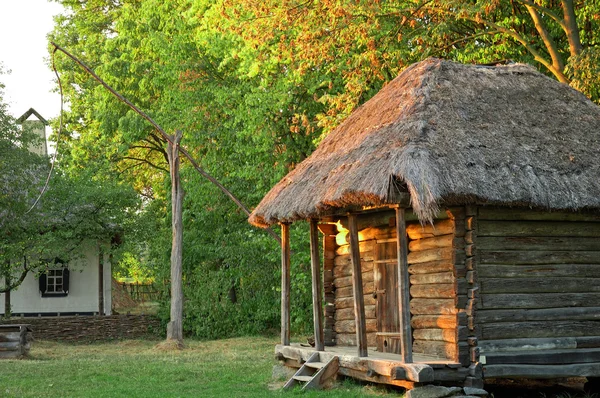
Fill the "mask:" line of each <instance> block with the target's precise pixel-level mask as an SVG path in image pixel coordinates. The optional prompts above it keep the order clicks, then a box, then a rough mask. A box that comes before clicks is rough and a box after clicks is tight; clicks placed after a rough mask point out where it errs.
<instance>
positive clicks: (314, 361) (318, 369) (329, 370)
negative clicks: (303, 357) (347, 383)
mask: <svg viewBox="0 0 600 398" xmlns="http://www.w3.org/2000/svg"><path fill="white" fill-rule="evenodd" d="M338 368H339V360H338V357H337V356H333V357H332V358H331V359H330V360H329V361H327V362H322V361H321V355H320V354H319V353H318V352H314V353H313V354H312V355H311V356H310V357H309V358H308V360H307V361H306V362H304V363H303V364H302V366H301V367H300V369H298V371H297V372H296V373H295V374H294V375H293V376H292V378H291V379H289V380H288V382H287V383H285V385H284V386H283V389H284V390H287V389H289V388H293V387H295V386H298V385H302V390H311V389H320V388H322V386H323V384H324V383H325V382H326V381H327V380H328V379H330V378H332V377H334V376H335V375H336V374H337V371H338Z"/></svg>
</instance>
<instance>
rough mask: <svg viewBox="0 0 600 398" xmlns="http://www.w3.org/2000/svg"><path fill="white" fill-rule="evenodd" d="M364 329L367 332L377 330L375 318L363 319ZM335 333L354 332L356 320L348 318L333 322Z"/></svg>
mask: <svg viewBox="0 0 600 398" xmlns="http://www.w3.org/2000/svg"><path fill="white" fill-rule="evenodd" d="M365 330H366V332H367V333H372V332H377V319H375V318H372V319H365ZM335 331H336V333H340V334H343V333H356V322H355V320H354V319H348V320H343V321H336V322H335Z"/></svg>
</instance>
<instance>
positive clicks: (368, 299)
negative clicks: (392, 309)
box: [335, 294, 377, 309]
mask: <svg viewBox="0 0 600 398" xmlns="http://www.w3.org/2000/svg"><path fill="white" fill-rule="evenodd" d="M364 300H365V306H367V305H375V304H376V303H377V299H375V298H374V297H373V296H372V295H370V294H368V295H366V296H364ZM350 307H354V298H353V297H344V298H336V299H335V308H336V309H340V308H350Z"/></svg>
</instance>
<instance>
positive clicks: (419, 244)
mask: <svg viewBox="0 0 600 398" xmlns="http://www.w3.org/2000/svg"><path fill="white" fill-rule="evenodd" d="M461 243H462V245H461ZM464 243H465V241H464V239H454V234H448V235H440V236H433V237H431V238H423V239H417V240H412V241H410V243H409V245H408V250H409V251H411V252H416V251H422V250H429V249H438V248H442V247H458V246H464Z"/></svg>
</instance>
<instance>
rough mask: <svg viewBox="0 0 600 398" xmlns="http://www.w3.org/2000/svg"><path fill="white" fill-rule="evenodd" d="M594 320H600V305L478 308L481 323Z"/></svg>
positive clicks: (478, 317) (478, 318)
mask: <svg viewBox="0 0 600 398" xmlns="http://www.w3.org/2000/svg"><path fill="white" fill-rule="evenodd" d="M594 320H599V321H600V307H575V308H573V307H564V308H540V309H506V310H485V309H479V310H477V321H478V322H479V323H490V322H521V321H594ZM599 334H600V333H599Z"/></svg>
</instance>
